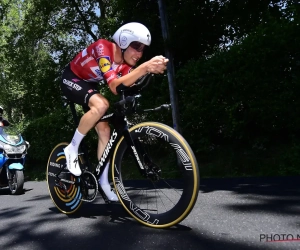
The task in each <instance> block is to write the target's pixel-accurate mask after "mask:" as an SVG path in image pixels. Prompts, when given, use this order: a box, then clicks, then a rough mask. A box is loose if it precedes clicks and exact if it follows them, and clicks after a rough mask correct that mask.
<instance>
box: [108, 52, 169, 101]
mask: <svg viewBox="0 0 300 250" xmlns="http://www.w3.org/2000/svg"><path fill="white" fill-rule="evenodd" d="M167 62H168V59H166V58H165V57H163V56H155V57H153V58H152V59H151V60H149V61H147V62H144V63H142V64H141V65H140V66H138V67H137V68H135V69H134V70H133V71H131V72H130V74H126V75H124V76H121V77H120V78H116V79H114V80H112V81H111V82H110V83H109V85H108V86H109V88H110V90H111V92H113V93H114V94H115V95H117V91H116V88H117V87H118V86H119V85H120V84H123V85H124V86H127V87H129V86H131V85H132V84H133V83H135V82H136V80H137V79H139V78H140V77H142V76H144V75H145V74H147V73H154V74H160V73H163V72H164V70H165V69H166V64H167Z"/></svg>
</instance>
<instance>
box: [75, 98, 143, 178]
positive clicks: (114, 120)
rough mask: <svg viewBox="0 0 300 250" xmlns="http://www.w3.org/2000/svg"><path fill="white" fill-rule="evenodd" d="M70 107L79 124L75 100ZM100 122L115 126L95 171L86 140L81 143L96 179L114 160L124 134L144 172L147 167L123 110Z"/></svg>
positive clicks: (89, 167)
mask: <svg viewBox="0 0 300 250" xmlns="http://www.w3.org/2000/svg"><path fill="white" fill-rule="evenodd" d="M70 108H71V112H72V115H73V119H74V122H75V123H76V124H78V116H77V113H76V109H75V104H74V103H73V102H70ZM98 122H109V123H110V124H111V125H112V126H113V128H114V129H113V131H112V133H111V136H110V139H109V141H108V143H107V144H106V146H105V148H104V151H103V154H102V156H101V157H100V160H99V162H98V165H97V167H96V169H95V170H94V171H92V168H91V166H90V164H89V161H88V153H87V149H86V146H85V144H84V142H83V141H82V142H81V144H80V149H81V150H82V152H83V155H84V157H83V158H84V161H85V162H86V165H87V167H88V170H89V171H90V172H94V173H93V174H94V175H95V177H96V179H97V180H98V179H99V177H100V176H101V175H102V173H103V171H104V169H105V166H106V165H107V163H109V162H111V160H112V152H113V151H114V149H115V147H116V145H117V143H118V142H119V141H120V139H121V137H122V136H124V138H125V141H126V143H127V145H128V146H129V147H130V148H131V150H130V152H131V154H132V156H133V157H134V159H136V165H137V167H138V168H139V171H140V172H141V174H144V172H145V169H144V167H143V165H142V163H141V160H140V157H139V153H138V151H137V148H136V145H135V143H134V141H133V139H132V138H131V135H130V132H129V128H128V122H127V119H126V116H125V115H124V114H123V113H122V112H120V113H119V112H115V113H111V114H108V115H104V116H103V117H102V118H101V119H100V120H99V121H98Z"/></svg>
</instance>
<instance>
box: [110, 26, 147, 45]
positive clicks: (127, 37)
mask: <svg viewBox="0 0 300 250" xmlns="http://www.w3.org/2000/svg"><path fill="white" fill-rule="evenodd" d="M112 38H113V40H114V41H115V42H116V44H117V45H118V46H119V47H120V48H121V49H127V48H128V46H129V45H130V43H132V42H140V43H142V44H145V45H147V46H149V45H150V43H151V34H150V31H149V30H148V29H147V28H146V26H144V25H143V24H141V23H136V22H132V23H127V24H124V25H123V26H121V27H120V28H119V29H118V30H117V31H116V32H115V34H114V35H113V37H112Z"/></svg>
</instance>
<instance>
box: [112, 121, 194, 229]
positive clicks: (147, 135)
mask: <svg viewBox="0 0 300 250" xmlns="http://www.w3.org/2000/svg"><path fill="white" fill-rule="evenodd" d="M129 131H130V135H131V137H132V139H133V141H134V143H135V148H129V147H128V145H127V143H126V140H125V138H124V137H122V138H121V139H120V141H119V142H118V143H117V145H116V149H115V151H114V155H113V162H112V166H113V171H112V173H113V182H114V186H115V189H116V191H117V195H118V197H119V200H120V202H121V204H122V205H123V206H124V208H125V209H126V210H127V211H128V213H129V214H130V215H131V216H132V217H133V218H135V219H136V220H137V221H139V222H141V223H142V224H144V225H146V226H150V227H153V228H166V227H171V226H173V225H176V224H177V223H179V222H180V221H182V220H183V219H184V218H185V217H186V216H187V215H188V214H189V213H190V212H191V210H192V209H193V207H194V205H195V202H196V200H197V197H198V191H199V170H198V164H197V161H196V158H195V156H194V153H193V152H192V149H191V148H190V146H189V145H188V143H187V142H186V141H185V139H184V138H183V137H182V136H181V135H180V134H179V133H178V132H177V131H175V130H174V129H172V128H171V127H169V126H167V125H164V124H161V123H156V122H145V123H140V124H137V125H135V126H133V127H131V128H130V129H129ZM132 152H133V153H132ZM136 154H137V155H138V156H139V160H138V161H137V160H136ZM141 168H142V171H141V170H140V169H141Z"/></svg>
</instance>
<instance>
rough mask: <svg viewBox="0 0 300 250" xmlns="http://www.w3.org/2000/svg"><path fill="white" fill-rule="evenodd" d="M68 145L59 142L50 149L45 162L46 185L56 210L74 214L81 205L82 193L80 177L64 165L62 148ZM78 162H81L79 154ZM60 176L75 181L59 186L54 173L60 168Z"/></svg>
mask: <svg viewBox="0 0 300 250" xmlns="http://www.w3.org/2000/svg"><path fill="white" fill-rule="evenodd" d="M67 145H68V143H66V142H62V143H59V144H58V145H56V146H55V147H54V149H53V150H52V152H51V154H50V156H49V159H48V163H47V185H48V191H49V194H50V197H51V199H52V201H53V203H54V205H55V206H56V207H57V208H58V210H59V211H60V212H62V213H64V214H74V213H75V212H76V211H78V210H79V208H80V207H81V205H82V200H81V199H82V193H81V190H80V183H79V182H80V178H79V177H76V176H74V175H72V174H71V173H70V172H69V171H68V170H67V168H66V167H65V166H66V157H65V154H64V151H63V149H64V148H65V147H66V146H67ZM78 158H79V162H82V159H81V157H80V156H79V157H78ZM61 169H63V170H62V172H61V174H60V177H63V178H64V179H66V180H69V181H71V182H75V184H71V183H60V184H65V187H66V189H64V188H62V187H59V186H58V185H57V183H56V181H55V180H56V177H55V175H56V174H57V173H58V172H59V171H60V170H61Z"/></svg>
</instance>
